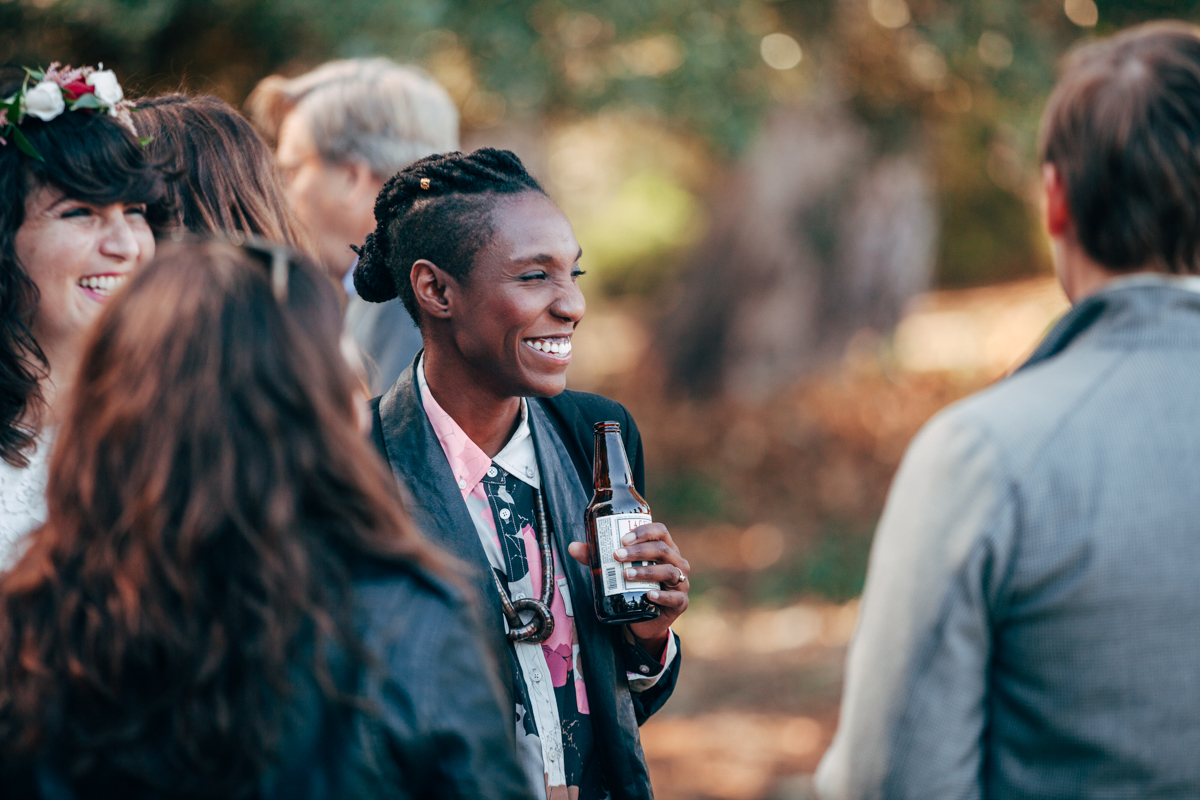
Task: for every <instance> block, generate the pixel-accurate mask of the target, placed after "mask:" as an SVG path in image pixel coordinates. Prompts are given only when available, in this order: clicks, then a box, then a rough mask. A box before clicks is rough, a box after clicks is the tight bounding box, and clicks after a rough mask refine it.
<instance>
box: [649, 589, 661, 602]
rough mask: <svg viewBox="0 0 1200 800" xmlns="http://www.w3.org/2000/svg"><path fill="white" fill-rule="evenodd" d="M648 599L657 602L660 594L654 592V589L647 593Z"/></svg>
mask: <svg viewBox="0 0 1200 800" xmlns="http://www.w3.org/2000/svg"><path fill="white" fill-rule="evenodd" d="M646 597H649V598H650V599H651V600H657V599H658V592H656V591H654V590H653V589H651V590H650V591H648V592H646Z"/></svg>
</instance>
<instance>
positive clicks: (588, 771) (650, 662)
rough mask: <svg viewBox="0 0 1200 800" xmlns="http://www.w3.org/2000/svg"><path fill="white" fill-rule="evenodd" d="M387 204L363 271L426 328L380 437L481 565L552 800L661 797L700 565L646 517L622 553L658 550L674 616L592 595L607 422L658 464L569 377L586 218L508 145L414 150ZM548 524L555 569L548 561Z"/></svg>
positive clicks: (523, 746)
mask: <svg viewBox="0 0 1200 800" xmlns="http://www.w3.org/2000/svg"><path fill="white" fill-rule="evenodd" d="M375 218H376V220H377V223H378V225H377V227H376V229H375V231H374V233H372V234H371V235H370V236H368V237H367V240H366V242H365V244H364V245H363V247H362V248H361V249H360V250H359V251H358V252H359V256H360V260H359V264H358V268H357V270H356V272H355V276H354V285H355V288H356V289H357V290H358V293H359V294H360V295H361V296H362V297H363V298H364V299H366V300H369V301H372V302H377V303H382V302H388V301H390V300H393V299H394V298H396V297H399V298H400V300H401V302H403V303H404V306H405V308H407V309H408V311H409V313H410V314H412V317H413V319H414V320H415V321H416V323H417V325H418V326H419V327H420V329H421V336H422V339H423V341H424V345H425V349H424V351H423V352H422V354H420V355H418V356H417V359H416V361H415V362H414V363H413V365H412V367H411V368H410V369H408V370H407V371H405V373H404V374H403V375H401V376H400V379H399V380H398V381H397V382H396V385H395V386H393V387H392V388H391V389H390V390H389V391H387V392H386V393H385V394H384V395H383V397H381V398H379V400H378V401H377V402H376V403H375V414H374V430H373V436H374V439H375V444H376V446H377V447H378V448H379V449H380V451H381V452H382V453H383V454H384V455H385V456H386V457H387V459H388V462H389V463H390V464H391V467H392V470H393V472H394V473H395V474H396V476H397V478H398V479H399V480H400V481H401V483H402V484H404V485H406V486H407V488H408V490H409V491H410V492H411V494H412V496H413V498H414V501H415V502H414V514H415V516H416V517H417V519H418V521H419V522H420V523H421V524H422V526H423V528H424V529H425V531H426V532H427V533H428V534H429V535H430V537H431V538H433V539H434V540H435V541H437V542H438V543H439V544H441V545H442V546H443V547H445V548H446V549H448V550H449V551H450V552H452V553H454V554H455V555H457V556H458V557H459V558H460V559H462V560H463V561H465V562H466V563H468V564H469V565H473V566H474V567H475V568H476V569H477V571H478V581H479V582H478V583H477V585H479V586H482V587H484V588H483V592H482V594H483V599H484V601H485V602H484V603H483V605H484V608H485V621H484V622H485V625H486V626H487V628H488V630H489V633H490V634H491V637H492V643H493V645H494V646H495V648H496V650H497V654H498V656H499V661H498V664H499V668H500V670H501V681H502V683H503V685H504V686H505V687H506V688H508V689H509V691H510V692H511V695H510V697H509V700H510V701H511V703H510V704H509V705H508V706H507V707H508V708H512V709H515V712H516V714H515V719H514V724H515V725H516V728H517V738H518V751H519V756H520V758H521V761H522V764H523V765H524V767H525V769H526V772H527V773H528V775H529V778H530V782H531V783H532V784H533V788H534V790H535V791H536V793H537V795H538V796H539V797H543V798H550V799H551V800H557V798H568V797H570V798H579V800H601V798H606V797H611V798H613V800H633V799H634V798H638V799H642V798H644V799H645V800H649V798H651V797H652V796H653V794H652V791H651V788H650V779H649V774H648V772H647V769H646V762H645V758H644V756H643V754H642V750H641V746H640V744H639V741H638V731H637V726H638V725H640V724H641V723H642V722H643V721H645V720H646V719H647V718H648V717H649V716H650V715H651V714H653V713H654V712H655V711H656V710H657V709H658V708H660V707H661V706H662V705H663V703H665V702H666V700H667V698H668V697H669V696H670V694H671V692H672V690H673V688H674V685H675V680H676V677H677V676H678V674H679V651H678V639H677V638H676V637H675V636H674V634H673V633H672V632H671V630H670V624H671V622H672V621H673V620H674V619H676V618H677V617H678V616H679V615H680V614H681V613H683V611H684V610H685V609H686V608H687V603H688V595H687V592H688V581H687V574H688V570H689V568H688V563H687V561H686V560H684V559H683V557H682V556H681V555H680V554H679V549H678V548H677V547H676V546H675V544H674V542H673V541H672V539H671V534H670V533H669V532H668V531H667V529H666V528H665V527H664V526H663V525H661V524H652V525H646V526H643V527H641V528H638V529H636V530H635V531H634V532H633V533H632V534H630V538H629V539H628V541H626V542H625V547H624V548H623V549H622V550H618V551H617V556H618V558H619V560H622V561H653V562H656V563H655V564H653V565H650V566H641V567H638V568H633V567H630V568H629V569H628V570H627V574H628V577H630V578H636V579H638V580H642V581H650V582H654V583H660V584H662V587H663V588H662V590H661V591H657V592H651V593H650V597H651V599H652V601H653V602H655V603H656V604H657V606H658V607H659V611H660V613H659V616H658V617H657V618H656V619H653V620H649V621H645V622H638V623H635V624H631V625H627V626H623V627H613V626H606V625H603V624H601V623H600V622H599V620H598V619H597V618H596V615H595V614H594V613H593V612H592V610H591V609H592V596H591V593H592V583H591V574H590V572H589V570H588V569H587V567H586V566H585V564H586V563H587V549H586V545H584V544H583V543H584V542H585V541H586V534H585V530H584V525H583V513H584V509H585V508H586V507H587V504H588V500H589V498H590V496H591V493H592V426H593V424H594V423H596V422H600V421H605V420H616V421H618V422H620V424H621V428H622V432H623V435H624V439H625V448H626V451H627V452H628V454H629V458H630V464H631V465H632V470H633V475H634V482H635V483H636V485H637V488H638V489H639V491H640V490H642V488H643V472H644V464H643V454H642V448H641V440H640V438H639V436H638V432H637V426H636V425H635V424H634V422H633V419H632V418H631V417H630V415H629V412H628V411H626V410H625V408H624V407H623V406H621V405H620V404H619V403H615V402H613V401H611V400H607V399H605V398H603V397H598V396H596V395H589V394H583V393H580V392H569V391H564V389H565V387H566V369H567V365H568V364H569V363H570V360H571V336H572V334H573V333H574V331H575V327H576V326H577V325H578V324H579V322H580V320H581V319H582V317H583V313H584V308H585V303H584V299H583V294H582V293H581V292H580V290H579V287H578V285H577V278H578V277H579V276H580V275H582V274H583V273H582V272H581V271H580V270H579V266H578V264H579V258H580V256H581V255H582V253H581V251H580V248H579V244H578V242H576V240H575V235H574V233H573V232H572V230H571V224H570V223H569V222H568V221H567V218H566V217H565V216H564V215H563V213H562V211H560V210H559V209H558V207H557V206H555V205H554V203H553V202H552V201H551V200H550V199H549V198H548V197H547V196H546V194H545V193H544V192H543V191H542V188H541V186H539V185H538V182H537V181H536V180H535V179H534V178H533V177H532V176H531V175H530V174H529V173H528V172H526V170H525V168H524V166H522V164H521V162H520V160H519V159H518V158H517V157H516V156H515V155H513V154H512V153H509V152H507V151H503V150H492V149H485V150H478V151H476V152H474V153H472V154H470V155H465V154H463V153H449V154H446V155H438V156H431V157H429V158H425V159H422V160H421V161H417V162H416V163H414V164H413V165H412V166H410V167H408V168H407V169H405V170H403V171H401V172H400V173H399V174H397V175H396V176H395V177H393V178H392V179H391V180H390V181H388V183H387V184H386V185H385V186H384V189H383V191H382V192H381V193H380V195H379V198H378V200H377V202H376V206H375ZM543 496H544V498H545V499H544V505H543V499H542V498H543ZM543 507H544V509H545V511H546V515H547V516H548V517H549V525H545V524H541V525H539V524H538V523H537V519H538V517H539V514H538V513H537V511H538V510H540V509H541V508H543ZM539 540H540V541H542V542H545V543H546V546H548V547H549V548H550V550H551V552H552V554H553V559H552V561H553V574H552V575H551V574H547V575H545V576H543V575H542V574H541V572H542V569H539V568H538V566H537V565H538V564H539V563H542V561H541V559H540V557H539V556H540V554H541V546H540V544H539ZM568 554H569V555H570V556H572V557H573V558H568V557H567V555H568ZM543 569H544V567H543ZM489 572H491V573H493V574H494V575H495V576H496V577H497V578H498V580H492V578H491V576H489V574H488V573H489ZM548 583H552V586H551V589H550V592H551V594H552V599H551V600H550V602H549V604H548V605H549V608H548V609H546V608H544V607H542V608H539V612H540V613H541V614H542V615H543V618H549V619H550V620H551V621H552V624H543V625H542V626H540V627H539V628H538V629H537V630H536V632H535V633H536V635H534V636H532V637H529V638H521V637H520V636H519V635H518V631H517V630H513V626H510V625H509V623H508V621H507V620H506V617H505V615H504V613H503V610H504V605H503V604H502V602H501V594H502V593H503V594H506V595H508V596H509V598H510V599H512V600H521V599H526V598H536V597H544V595H543V594H542V589H543V585H545V584H548ZM531 602H532V601H530V600H528V599H526V603H527V604H528V603H531ZM531 618H532V615H531V614H530V613H529V612H526V613H525V616H523V617H522V618H521V622H522V623H529V622H530V621H531ZM517 627H518V628H519V627H520V626H517ZM510 631H511V634H510ZM547 678H548V679H549V680H547Z"/></svg>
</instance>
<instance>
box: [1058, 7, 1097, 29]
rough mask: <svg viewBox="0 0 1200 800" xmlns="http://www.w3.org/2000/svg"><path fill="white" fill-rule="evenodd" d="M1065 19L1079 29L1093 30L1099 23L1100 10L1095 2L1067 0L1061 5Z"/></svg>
mask: <svg viewBox="0 0 1200 800" xmlns="http://www.w3.org/2000/svg"><path fill="white" fill-rule="evenodd" d="M1063 11H1065V12H1066V14H1067V19H1069V20H1071V22H1074V23H1075V24H1076V25H1078V26H1079V27H1081V28H1093V27H1095V25H1096V23H1097V22H1099V21H1100V9H1099V8H1097V7H1096V2H1095V0H1067V1H1066V2H1065V3H1063Z"/></svg>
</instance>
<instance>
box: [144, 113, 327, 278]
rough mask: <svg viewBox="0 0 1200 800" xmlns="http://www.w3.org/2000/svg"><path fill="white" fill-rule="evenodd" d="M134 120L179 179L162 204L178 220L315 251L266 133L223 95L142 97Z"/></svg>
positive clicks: (200, 230)
mask: <svg viewBox="0 0 1200 800" xmlns="http://www.w3.org/2000/svg"><path fill="white" fill-rule="evenodd" d="M137 106H138V108H137V113H135V114H134V115H133V124H134V126H135V127H136V128H137V130H138V135H140V136H144V137H149V138H150V143H149V144H147V145H146V149H147V152H148V153H149V154H150V155H151V156H152V157H154V158H158V159H162V160H164V161H165V162H166V163H167V164H168V165H170V166H171V168H172V169H173V170H174V171H175V173H176V174H177V175H178V176H179V179H178V180H176V181H174V182H172V183H171V184H169V185H168V186H167V192H166V195H165V196H164V198H163V200H162V202H161V203H160V205H161V206H162V208H163V212H164V215H166V216H168V217H169V218H170V220H171V222H172V224H173V225H174V227H176V228H179V229H182V230H186V231H189V232H191V233H195V234H221V233H232V232H234V231H237V232H240V233H243V234H247V235H251V236H258V237H260V238H263V239H267V240H270V241H272V242H281V243H283V244H286V245H288V246H290V247H294V248H296V249H297V250H300V251H302V252H304V253H305V254H306V255H308V256H309V257H310V258H311V257H313V256H314V255H315V251H314V250H313V247H312V243H311V241H310V239H309V237H308V234H307V232H306V231H305V230H304V228H303V226H302V225H301V224H300V221H299V220H298V219H296V215H295V213H293V211H292V209H291V207H290V206H289V205H288V203H287V199H286V197H284V193H283V183H282V181H281V180H280V177H279V168H278V166H277V165H276V164H275V157H274V156H273V155H272V153H271V150H270V148H269V147H267V145H266V143H265V142H264V141H263V140H262V137H261V136H259V135H258V132H257V131H256V130H254V128H253V126H251V125H250V123H249V122H247V121H246V119H245V118H244V117H242V115H241V114H239V113H238V112H237V111H236V110H235V109H234V108H233V107H232V106H230V105H229V104H228V103H226V102H225V101H224V100H222V99H220V98H219V97H213V96H212V95H199V96H197V97H188V96H187V95H184V94H166V95H162V96H159V97H148V98H143V99H140V100H138V101H137Z"/></svg>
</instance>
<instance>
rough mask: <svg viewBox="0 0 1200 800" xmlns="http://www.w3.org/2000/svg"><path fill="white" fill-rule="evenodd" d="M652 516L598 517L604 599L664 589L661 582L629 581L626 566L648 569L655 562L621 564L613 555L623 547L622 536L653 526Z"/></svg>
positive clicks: (597, 542) (597, 535) (598, 541)
mask: <svg viewBox="0 0 1200 800" xmlns="http://www.w3.org/2000/svg"><path fill="white" fill-rule="evenodd" d="M653 521H654V520H653V519H651V518H650V515H649V514H613V515H612V516H611V517H596V546H597V547H598V548H599V549H600V571H601V572H602V573H603V575H604V596H605V597H608V596H610V595H614V594H623V593H624V592H647V591H650V590H651V589H658V588H660V587H659V585H658V584H657V583H651V582H648V581H631V580H627V579H626V578H625V568H626V567H648V566H650V565H651V564H653V563H654V562H653V561H617V560H616V559H615V558H613V553H615V552H616V551H617V548H619V547H621V546H622V543H621V537H622V536H624V535H625V534H627V533H629V532H630V531H631V530H633V529H634V528H640V527H642V526H643V525H649V524H650V523H651V522H653Z"/></svg>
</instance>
